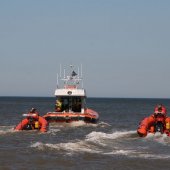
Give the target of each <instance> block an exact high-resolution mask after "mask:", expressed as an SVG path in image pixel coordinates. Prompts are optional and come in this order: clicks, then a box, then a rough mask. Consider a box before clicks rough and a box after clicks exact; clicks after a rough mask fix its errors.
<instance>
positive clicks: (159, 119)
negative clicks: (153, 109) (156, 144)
mask: <svg viewBox="0 0 170 170" xmlns="http://www.w3.org/2000/svg"><path fill="white" fill-rule="evenodd" d="M155 119H156V122H155V125H154V127H155V128H154V129H155V132H160V133H164V130H165V116H164V115H163V114H161V113H158V114H157V115H156V116H155Z"/></svg>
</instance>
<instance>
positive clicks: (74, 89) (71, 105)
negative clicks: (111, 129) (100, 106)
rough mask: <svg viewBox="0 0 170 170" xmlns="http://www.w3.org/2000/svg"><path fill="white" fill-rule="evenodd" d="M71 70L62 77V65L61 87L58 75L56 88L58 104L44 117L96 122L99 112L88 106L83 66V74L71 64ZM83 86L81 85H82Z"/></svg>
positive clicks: (53, 120)
mask: <svg viewBox="0 0 170 170" xmlns="http://www.w3.org/2000/svg"><path fill="white" fill-rule="evenodd" d="M70 69H71V71H69V75H67V76H66V72H65V70H64V76H63V78H61V66H60V83H61V82H62V83H61V84H62V86H61V87H60V84H59V80H58V77H59V76H57V89H56V90H55V96H56V105H55V111H51V112H48V113H46V114H45V115H44V118H45V119H46V120H47V121H48V122H49V123H50V122H67V123H69V122H73V121H84V122H87V123H96V122H97V121H98V119H99V114H98V113H97V112H96V111H94V110H92V109H90V108H88V107H87V106H86V91H85V89H84V88H83V79H82V66H81V74H80V75H79V68H78V73H76V72H75V70H74V67H73V66H72V65H71V66H70ZM80 86H81V87H80Z"/></svg>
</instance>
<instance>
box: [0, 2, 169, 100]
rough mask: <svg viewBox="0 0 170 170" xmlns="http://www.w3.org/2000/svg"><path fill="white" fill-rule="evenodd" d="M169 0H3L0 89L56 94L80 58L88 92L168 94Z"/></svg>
mask: <svg viewBox="0 0 170 170" xmlns="http://www.w3.org/2000/svg"><path fill="white" fill-rule="evenodd" d="M169 18H170V1H169V0H163V1H160V0H143V1H139V0H64V1H62V0H60V1H59V0H48V1H47V0H29V1H26V0H15V1H13V0H7V1H3V0H0V21H1V22H0V82H1V83H0V84H1V85H0V96H53V95H54V90H55V88H56V83H57V76H56V75H57V73H58V72H59V66H60V64H62V66H64V67H67V66H69V65H70V64H73V65H75V66H79V65H80V64H82V65H83V75H84V87H85V89H86V91H87V95H88V97H144V98H145V97H146V98H170V75H169V74H170V43H169V42H170V22H169Z"/></svg>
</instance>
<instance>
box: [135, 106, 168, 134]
mask: <svg viewBox="0 0 170 170" xmlns="http://www.w3.org/2000/svg"><path fill="white" fill-rule="evenodd" d="M157 131H159V132H161V133H166V134H167V135H168V136H170V117H167V109H166V108H165V106H163V105H162V104H158V105H157V106H156V107H155V109H154V113H153V114H152V115H150V116H149V117H146V118H144V119H143V120H142V121H141V122H140V124H139V127H138V129H137V133H138V135H139V136H140V137H145V136H146V135H147V133H148V132H149V133H155V132H157Z"/></svg>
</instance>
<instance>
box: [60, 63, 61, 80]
mask: <svg viewBox="0 0 170 170" xmlns="http://www.w3.org/2000/svg"><path fill="white" fill-rule="evenodd" d="M60 77H61V64H60Z"/></svg>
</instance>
